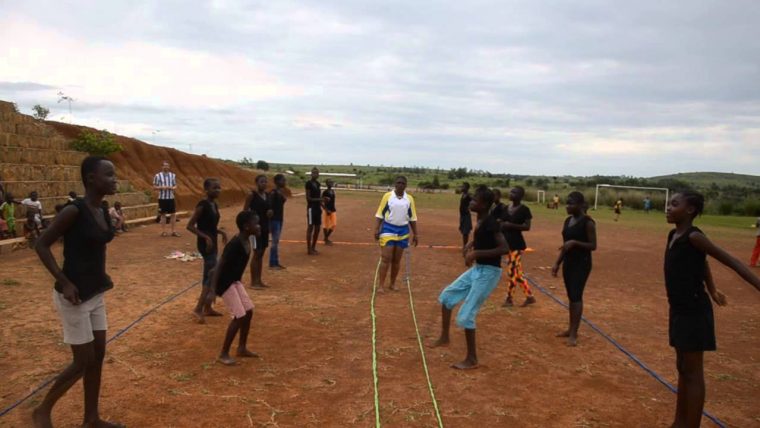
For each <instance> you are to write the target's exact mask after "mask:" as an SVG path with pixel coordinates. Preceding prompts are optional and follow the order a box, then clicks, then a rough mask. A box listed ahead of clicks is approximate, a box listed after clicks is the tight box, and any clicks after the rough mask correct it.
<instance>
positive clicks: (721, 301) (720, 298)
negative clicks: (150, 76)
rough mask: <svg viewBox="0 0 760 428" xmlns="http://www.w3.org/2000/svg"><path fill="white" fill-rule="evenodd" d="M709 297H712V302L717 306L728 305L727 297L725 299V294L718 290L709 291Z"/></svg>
mask: <svg viewBox="0 0 760 428" xmlns="http://www.w3.org/2000/svg"><path fill="white" fill-rule="evenodd" d="M710 297H712V299H713V302H715V304H716V305H718V306H726V305H728V299H726V295H725V294H723V293H721V292H720V291H718V290H715V292H713V293H711V294H710Z"/></svg>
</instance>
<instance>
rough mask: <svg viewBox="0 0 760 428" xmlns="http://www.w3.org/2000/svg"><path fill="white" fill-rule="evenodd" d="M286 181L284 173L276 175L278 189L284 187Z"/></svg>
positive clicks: (275, 183) (275, 181) (275, 182)
mask: <svg viewBox="0 0 760 428" xmlns="http://www.w3.org/2000/svg"><path fill="white" fill-rule="evenodd" d="M286 183H287V180H286V179H285V176H284V175H283V174H277V175H275V176H274V185H275V186H277V188H278V189H282V188H284V187H285V185H286Z"/></svg>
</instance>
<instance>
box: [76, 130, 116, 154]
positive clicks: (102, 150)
mask: <svg viewBox="0 0 760 428" xmlns="http://www.w3.org/2000/svg"><path fill="white" fill-rule="evenodd" d="M71 147H72V148H73V149H74V150H78V151H80V152H87V153H89V154H91V155H97V156H107V155H110V154H111V153H116V152H120V151H122V150H123V147H121V145H119V143H117V142H116V139H114V136H113V134H111V133H110V132H108V131H106V130H103V131H96V132H92V131H87V130H85V131H82V132H81V133H80V134H79V136H77V138H76V139H75V140H74V141H72V142H71Z"/></svg>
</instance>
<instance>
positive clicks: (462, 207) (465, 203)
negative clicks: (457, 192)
mask: <svg viewBox="0 0 760 428" xmlns="http://www.w3.org/2000/svg"><path fill="white" fill-rule="evenodd" d="M471 200H472V196H470V194H469V193H462V197H461V198H460V199H459V216H460V217H469V216H470V201H471Z"/></svg>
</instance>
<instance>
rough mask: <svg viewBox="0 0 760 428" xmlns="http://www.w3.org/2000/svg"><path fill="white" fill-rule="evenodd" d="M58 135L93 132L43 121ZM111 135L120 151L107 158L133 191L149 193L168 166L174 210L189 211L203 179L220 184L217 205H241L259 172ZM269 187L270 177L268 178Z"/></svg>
mask: <svg viewBox="0 0 760 428" xmlns="http://www.w3.org/2000/svg"><path fill="white" fill-rule="evenodd" d="M47 124H48V125H50V126H52V127H53V128H55V129H56V130H57V131H58V132H59V133H60V134H61V135H63V136H64V137H67V138H71V139H74V138H76V137H77V136H78V135H79V133H80V132H82V130H86V129H87V130H91V131H96V130H95V129H92V128H88V127H84V126H78V125H70V124H67V123H61V122H52V121H51V122H47ZM114 135H115V138H116V142H118V143H119V144H120V145H121V146H122V147H123V148H124V150H123V151H121V152H119V153H114V154H112V155H110V156H108V158H109V159H111V160H112V161H113V163H114V165H115V166H116V171H117V174H118V177H119V178H120V179H122V180H129V182H130V183H131V184H132V187H133V188H135V189H136V190H142V191H146V190H147V191H151V192H152V195H153V200H154V201H155V198H156V193H155V191H153V176H154V175H155V174H156V173H157V172H158V171H160V170H161V163H162V162H163V161H164V160H167V161H169V163H170V164H171V168H172V172H174V173H175V174H177V186H178V188H177V191H176V198H177V204H178V209H181V210H190V209H192V208H193V207H194V206H195V203H196V202H197V201H198V199H199V198H201V197H202V196H203V180H204V179H205V178H206V177H217V178H219V179H220V180H221V183H222V195H221V198H220V204H221V205H225V206H229V205H233V204H237V203H241V204H242V202H243V201H244V200H245V197H246V195H247V194H248V193H249V192H250V189H252V188H253V186H254V179H255V178H256V176H257V175H258V174H260V173H262V171H254V170H247V169H243V168H240V167H238V166H235V165H231V164H227V163H224V162H222V161H219V160H216V159H211V158H208V157H206V156H203V155H193V154H189V153H185V152H182V151H179V150H176V149H172V148H168V147H160V146H154V145H151V144H148V143H145V142H143V141H140V140H137V139H134V138H128V137H123V136H120V135H116V134H114ZM269 181H270V185H271V184H272V183H271V181H272V180H271V177H270V180H269Z"/></svg>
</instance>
